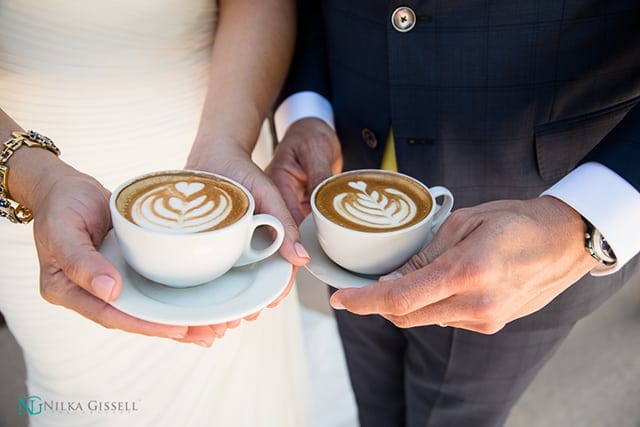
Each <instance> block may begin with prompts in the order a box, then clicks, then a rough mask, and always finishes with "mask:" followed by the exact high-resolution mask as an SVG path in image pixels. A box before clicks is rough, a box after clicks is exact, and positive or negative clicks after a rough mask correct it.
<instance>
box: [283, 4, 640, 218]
mask: <svg viewBox="0 0 640 427" xmlns="http://www.w3.org/2000/svg"><path fill="white" fill-rule="evenodd" d="M298 3H299V11H298V13H299V26H298V45H297V48H296V55H295V58H294V63H293V65H292V68H291V72H290V76H289V78H288V81H287V84H286V87H285V90H284V93H283V95H284V96H285V97H286V96H287V95H289V94H292V93H294V92H297V91H302V90H312V91H316V92H318V93H320V94H321V95H323V96H325V97H326V98H327V99H328V100H329V101H330V102H331V104H332V106H333V108H334V113H335V122H336V130H337V133H338V136H339V137H340V139H341V142H342V144H343V154H344V156H345V169H353V168H362V167H371V168H376V167H379V165H380V161H381V157H382V153H383V148H384V141H385V139H386V135H387V132H388V129H389V126H391V125H393V131H394V137H395V141H396V151H397V160H398V166H399V170H400V171H402V172H404V173H407V174H409V175H412V176H415V177H417V178H419V179H421V180H422V181H424V182H425V183H426V184H427V185H445V186H447V187H449V188H450V189H451V190H452V192H453V193H454V194H455V195H456V205H457V206H458V207H461V206H466V205H474V204H477V203H481V202H484V201H488V200H495V199H504V198H529V197H535V196H537V195H538V194H539V193H540V192H541V191H543V190H545V189H546V188H548V187H549V186H550V185H551V184H553V183H554V182H556V181H557V180H558V179H560V178H561V177H562V176H564V175H565V174H567V173H568V172H569V171H571V170H572V169H573V168H575V167H576V165H577V164H579V163H580V162H583V161H586V160H595V161H598V162H601V163H603V164H605V165H606V166H608V167H609V168H611V169H612V170H614V171H615V172H617V173H618V174H619V175H620V176H622V177H623V178H625V179H626V180H627V181H628V182H630V183H631V184H632V185H633V186H634V187H635V188H636V189H639V190H640V106H637V104H638V103H639V101H640V2H638V1H637V0H572V1H564V2H561V1H557V0H537V1H533V0H498V1H494V2H491V3H490V4H491V6H490V7H489V6H487V2H483V1H477V0H458V1H445V2H435V1H417V0H406V1H402V2H398V1H387V0H349V1H342V0H326V1H319V0H306V1H299V2H298ZM398 6H408V7H411V8H412V9H413V10H414V11H415V13H416V15H417V24H416V26H415V28H413V29H412V30H411V31H409V32H407V33H400V32H397V31H396V30H394V28H393V27H392V25H391V14H392V12H393V10H394V9H395V8H396V7H398ZM594 147H595V149H594Z"/></svg>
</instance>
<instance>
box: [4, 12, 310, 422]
mask: <svg viewBox="0 0 640 427" xmlns="http://www.w3.org/2000/svg"><path fill="white" fill-rule="evenodd" d="M215 19H216V3H215V2H214V1H211V0H192V1H189V2H184V1H182V0H111V1H87V0H0V106H1V107H2V108H3V109H4V110H5V111H6V112H7V113H8V114H9V115H10V116H12V117H13V118H14V119H15V120H16V121H17V122H18V123H20V124H21V125H22V126H23V127H24V128H28V129H34V130H36V131H38V132H41V133H43V134H45V135H48V136H49V137H51V138H52V139H53V140H54V141H55V142H56V143H57V144H58V145H59V146H60V148H61V149H62V159H63V160H64V161H66V162H68V163H70V164H71V165H73V166H74V167H76V168H77V169H79V170H81V171H83V172H87V173H89V174H90V175H92V176H94V177H96V178H97V179H98V180H99V181H100V182H102V183H103V185H105V186H106V187H107V188H109V189H113V188H114V187H115V186H116V185H117V184H118V183H119V182H121V181H123V180H124V179H125V178H128V177H131V176H133V175H136V174H139V173H143V172H146V171H150V170H157V169H167V168H169V169H175V168H181V167H183V165H184V163H185V160H186V156H187V153H188V150H189V148H190V146H191V143H192V141H193V139H194V136H195V132H196V129H197V125H198V119H199V115H200V108H201V104H202V102H203V99H204V95H205V89H206V81H207V75H208V61H209V57H210V50H211V45H212V42H213V34H214V26H215ZM265 147H267V148H265ZM261 149H262V150H263V152H265V153H268V145H263V146H262V147H261ZM260 160H261V161H262V163H264V161H265V160H266V155H265V154H263V155H262V156H261V159H260ZM0 233H1V234H0V235H1V236H2V237H1V239H0V311H1V312H2V313H3V314H4V316H5V317H6V320H7V324H8V326H9V328H10V330H11V332H12V333H13V334H14V335H15V337H16V339H17V340H18V342H19V344H20V345H21V347H22V349H23V352H24V357H25V362H26V366H27V387H28V390H29V394H30V395H35V396H38V397H40V398H41V399H42V400H43V401H48V402H53V403H55V402H59V404H58V409H59V410H57V411H56V410H49V411H46V412H43V413H42V414H40V415H31V416H30V422H31V424H32V425H34V426H64V427H71V426H92V427H93V426H154V427H155V426H178V425H180V426H194V427H201V426H224V427H227V426H240V427H242V426H274V427H283V426H284V427H286V426H291V427H300V426H305V425H307V422H308V412H307V405H308V395H307V381H306V374H305V367H304V353H303V348H302V345H303V344H302V338H301V330H300V324H299V317H298V315H299V313H298V305H297V298H296V294H295V291H294V292H292V294H291V295H290V296H289V297H288V298H287V299H286V300H285V301H284V302H283V303H282V304H280V306H278V307H277V308H275V309H267V310H264V311H263V313H262V315H261V316H260V318H259V319H258V320H257V321H255V322H252V323H247V322H243V324H242V325H241V326H240V327H238V328H236V329H233V330H229V331H228V332H227V334H226V336H225V337H224V338H223V339H220V340H216V342H215V343H214V346H213V347H212V348H210V349H205V348H201V347H198V346H196V345H193V344H181V343H177V342H174V341H172V340H168V339H160V338H150V337H144V336H141V335H135V334H128V333H125V332H121V331H117V330H107V329H105V328H103V327H101V326H99V325H97V324H95V323H93V322H91V321H89V320H87V319H85V318H83V317H82V316H80V315H78V314H77V313H75V312H74V311H71V310H67V309H65V308H61V307H58V306H54V305H51V304H49V303H47V302H45V301H44V300H43V299H42V298H41V297H40V294H39V289H38V264H37V260H36V253H35V248H34V245H33V243H32V240H33V237H32V230H31V227H30V226H18V225H13V224H10V223H9V222H8V221H2V222H1V223H0ZM16 397H18V396H16ZM24 399H25V401H26V399H27V396H24ZM89 400H93V401H98V402H107V403H108V402H116V404H117V405H116V406H113V405H112V404H110V405H109V406H107V409H106V410H103V411H95V410H89V408H87V407H86V402H88V401H89ZM78 401H80V402H85V407H84V408H82V410H80V408H78V407H77V406H74V402H78ZM118 402H123V403H118ZM118 405H119V406H118ZM123 405H124V406H123ZM114 407H115V408H116V409H113V408H114Z"/></svg>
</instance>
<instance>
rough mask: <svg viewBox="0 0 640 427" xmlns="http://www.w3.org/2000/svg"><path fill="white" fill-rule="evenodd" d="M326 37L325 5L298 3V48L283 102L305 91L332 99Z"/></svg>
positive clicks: (315, 1) (314, 1)
mask: <svg viewBox="0 0 640 427" xmlns="http://www.w3.org/2000/svg"><path fill="white" fill-rule="evenodd" d="M325 38H326V35H325V31H324V15H323V11H322V4H321V2H320V1H318V0H298V10H297V37H296V48H295V52H294V56H293V61H292V64H291V68H290V70H289V74H288V77H287V80H286V82H285V85H284V88H283V90H282V94H281V97H280V98H281V99H280V101H282V100H284V99H286V98H287V97H289V96H290V95H292V94H294V93H297V92H303V91H312V92H316V93H318V94H320V95H322V96H323V97H324V98H326V99H330V96H329V93H330V87H329V75H328V65H327V49H326V42H325Z"/></svg>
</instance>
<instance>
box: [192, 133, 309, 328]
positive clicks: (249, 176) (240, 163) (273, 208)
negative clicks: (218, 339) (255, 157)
mask: <svg viewBox="0 0 640 427" xmlns="http://www.w3.org/2000/svg"><path fill="white" fill-rule="evenodd" d="M208 152H211V153H213V155H211V156H203V155H196V154H194V153H193V152H192V155H191V156H190V157H189V160H188V161H187V163H186V165H185V168H186V169H195V170H202V171H208V172H213V173H217V174H219V175H222V176H226V177H228V178H231V179H233V180H235V181H237V182H239V183H240V184H242V185H244V186H245V187H246V188H247V189H248V190H249V192H250V193H251V194H252V195H253V197H254V199H255V201H256V212H257V213H266V214H270V215H273V216H275V217H276V218H278V219H279V220H280V222H282V225H283V226H284V230H285V238H284V241H283V243H282V246H281V247H280V254H281V255H282V256H283V257H284V258H285V259H286V260H287V261H289V262H290V263H291V264H293V266H294V267H293V271H292V274H291V277H290V279H289V283H288V284H287V286H286V288H285V290H284V291H283V292H282V293H281V294H280V295H279V296H278V297H277V298H276V299H275V300H274V301H272V302H271V303H270V304H269V305H268V307H270V308H272V307H275V306H277V305H278V304H279V303H280V301H282V299H284V298H285V297H286V296H287V295H288V294H289V292H290V291H291V287H292V286H293V283H294V279H295V274H296V271H297V267H298V266H301V265H304V264H306V263H307V262H309V255H308V254H307V251H306V250H305V249H304V246H302V243H300V240H299V239H300V237H299V233H298V226H297V225H296V222H295V221H294V219H293V217H292V216H291V214H290V213H289V210H288V209H287V206H286V205H285V203H284V200H283V199H282V196H281V195H280V193H279V192H278V189H277V188H276V186H275V185H274V184H273V182H272V181H271V180H270V179H269V178H268V177H267V176H266V175H265V173H264V172H263V171H262V169H260V168H259V167H258V166H257V165H256V164H255V163H254V162H253V161H252V160H251V156H250V154H249V153H247V152H246V151H245V150H244V149H242V148H241V147H240V146H237V145H234V144H219V145H217V146H216V147H215V150H210V151H208ZM258 315H259V312H257V313H254V314H252V315H250V316H246V317H245V318H244V319H245V320H255V319H256V318H257V317H258ZM238 323H239V320H237V321H235V322H228V323H227V324H226V326H227V327H235V326H237V325H238ZM219 326H220V325H216V326H215V327H219ZM212 327H214V326H212Z"/></svg>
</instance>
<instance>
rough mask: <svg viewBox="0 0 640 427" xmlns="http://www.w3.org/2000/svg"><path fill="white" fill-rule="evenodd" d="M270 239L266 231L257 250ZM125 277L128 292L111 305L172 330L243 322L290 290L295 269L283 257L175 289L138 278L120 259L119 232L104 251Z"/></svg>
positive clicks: (257, 238)
mask: <svg viewBox="0 0 640 427" xmlns="http://www.w3.org/2000/svg"><path fill="white" fill-rule="evenodd" d="M269 239H270V238H269V237H268V235H267V233H266V232H264V233H263V232H262V230H261V229H258V230H257V231H256V234H255V235H254V238H253V246H254V247H264V246H266V245H267V244H268V242H269V241H270V240H269ZM99 251H100V253H102V254H103V255H104V256H105V257H107V258H108V259H109V260H110V261H111V262H112V263H113V264H114V265H115V267H116V268H117V269H118V270H119V271H120V274H121V275H122V293H121V294H120V296H119V297H118V298H117V299H116V300H115V301H113V302H112V303H111V304H112V305H113V306H114V307H116V308H117V309H118V310H120V311H123V312H125V313H127V314H130V315H132V316H135V317H138V318H140V319H144V320H148V321H151V322H157V323H164V324H169V325H187V326H197V325H213V324H216V323H223V322H227V321H231V320H236V319H240V318H242V317H244V316H247V315H249V314H252V313H255V312H257V311H259V310H261V309H263V308H264V307H266V306H267V305H268V304H269V303H271V302H273V301H274V300H275V299H276V298H277V297H278V296H279V295H280V294H281V293H282V291H283V290H284V289H285V287H286V286H287V284H288V283H289V280H290V279H291V274H292V271H293V266H292V265H291V264H290V263H289V262H287V261H286V260H285V259H284V258H282V257H281V256H280V255H279V254H274V255H272V256H270V257H269V258H267V259H265V260H263V261H260V262H258V263H255V264H251V265H248V266H245V267H239V268H233V269H231V270H230V271H229V272H228V273H226V274H225V275H224V276H221V277H219V278H217V279H215V280H213V281H211V282H208V283H205V284H202V285H198V286H194V287H190V288H180V289H178V288H171V287H168V286H164V285H161V284H159V283H156V282H153V281H151V280H148V279H146V278H144V277H142V276H140V275H139V274H138V273H136V272H135V271H134V270H133V269H132V268H131V267H129V265H128V264H127V263H126V262H125V260H124V258H122V255H121V254H120V249H119V247H118V244H117V241H116V238H115V235H114V234H113V230H111V231H110V232H109V233H108V234H107V236H106V237H105V239H104V242H103V243H102V246H100V249H99Z"/></svg>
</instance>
